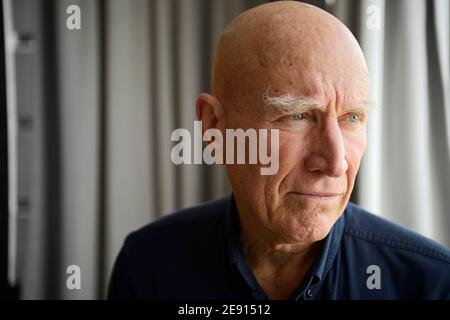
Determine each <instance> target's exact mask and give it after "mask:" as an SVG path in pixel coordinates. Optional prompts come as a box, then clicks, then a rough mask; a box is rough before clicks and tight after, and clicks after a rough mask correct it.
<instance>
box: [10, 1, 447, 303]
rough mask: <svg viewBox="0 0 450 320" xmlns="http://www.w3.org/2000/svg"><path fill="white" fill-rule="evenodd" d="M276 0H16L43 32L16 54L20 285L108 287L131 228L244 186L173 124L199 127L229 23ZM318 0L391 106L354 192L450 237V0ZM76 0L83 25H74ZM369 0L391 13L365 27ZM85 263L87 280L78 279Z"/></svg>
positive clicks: (26, 24)
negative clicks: (190, 147)
mask: <svg viewBox="0 0 450 320" xmlns="http://www.w3.org/2000/svg"><path fill="white" fill-rule="evenodd" d="M4 1H7V0H4ZM264 2H266V1H263V0H261V1H250V0H148V1H147V0H127V1H124V0H103V1H92V0H71V1H69V0H58V1H52V2H49V1H43V0H14V1H13V2H12V3H13V11H14V28H15V31H16V32H17V34H18V35H19V39H21V38H23V37H24V35H27V36H28V39H31V44H32V50H16V63H15V64H16V78H17V95H18V100H17V106H16V108H17V112H18V114H19V123H21V121H22V123H25V124H26V123H29V121H30V120H29V119H32V123H33V125H32V127H31V128H30V127H27V126H26V125H25V126H23V127H20V126H19V133H18V150H19V151H18V152H19V156H18V172H17V175H18V187H17V188H18V197H19V198H20V199H21V201H20V202H19V206H18V215H17V216H18V217H19V218H18V224H17V228H18V233H17V234H18V238H17V250H18V251H17V252H16V253H15V254H13V257H15V258H16V262H17V263H16V264H15V270H17V275H16V277H15V278H16V282H17V283H18V284H19V285H20V288H21V297H24V298H48V297H52V298H66V299H79V298H86V299H91V298H100V297H104V293H105V288H106V285H107V280H108V277H109V274H110V271H111V268H112V264H113V262H114V259H115V257H116V255H117V253H118V250H119V249H120V247H121V245H122V243H123V240H124V238H125V236H126V235H127V234H128V233H129V232H131V231H133V230H135V229H137V228H139V227H140V226H143V225H144V224H147V223H149V222H151V221H153V220H154V219H156V218H158V217H159V216H161V215H162V214H166V213H169V212H171V211H172V210H174V209H176V208H181V207H186V206H190V205H194V204H196V203H199V202H201V201H205V200H209V199H213V198H216V197H219V196H222V195H224V194H227V193H229V192H230V188H229V185H228V182H227V179H226V175H225V172H224V168H223V167H220V166H211V167H210V166H206V165H190V166H175V165H173V164H172V162H171V160H170V151H171V148H172V146H173V143H172V142H171V141H170V134H171V132H172V130H174V129H176V128H180V127H184V128H188V129H192V126H193V121H194V119H195V98H196V96H197V94H198V93H200V92H202V91H209V81H210V67H211V62H212V56H213V50H214V47H215V44H216V42H217V39H218V36H219V35H220V33H221V32H222V30H223V28H224V26H225V25H226V24H227V23H228V22H229V21H230V20H231V19H232V18H233V17H235V16H236V15H237V14H239V13H240V12H242V11H244V10H245V9H247V8H250V7H253V6H255V5H257V4H260V3H264ZM308 2H310V3H314V4H316V5H318V6H321V7H324V8H326V9H327V10H329V11H330V12H332V13H333V14H335V15H336V16H338V17H339V18H341V19H342V20H343V21H344V22H345V23H346V24H347V25H348V26H349V27H350V28H351V29H352V31H353V32H354V33H355V34H356V36H357V38H358V40H359V41H360V43H361V45H362V47H363V50H364V52H365V55H366V57H367V60H368V63H369V69H370V72H371V80H372V85H373V90H372V98H373V99H374V100H375V101H376V103H377V106H376V108H375V110H374V111H373V114H372V115H371V118H370V123H369V128H368V136H369V146H368V150H367V153H366V156H365V158H364V161H363V165H362V168H361V171H360V174H359V177H358V184H357V188H356V190H355V197H354V199H355V200H356V201H357V202H358V203H360V204H361V205H362V206H364V207H366V208H368V209H370V210H372V211H374V212H375V213H377V214H380V215H383V216H385V217H388V218H390V219H392V220H394V221H397V222H400V223H402V224H404V225H407V226H409V227H412V228H413V229H415V230H417V231H419V232H422V233H424V234H426V235H428V236H430V237H432V238H434V239H437V240H438V241H441V242H442V243H446V244H447V245H449V244H450V238H449V237H450V234H449V233H448V231H447V230H449V229H450V216H449V213H448V209H447V208H448V207H449V205H450V203H449V202H450V197H448V190H449V183H450V172H449V168H450V161H449V150H450V147H449V141H450V134H449V124H450V106H449V93H450V87H449V73H450V72H449V64H450V60H449V47H448V46H449V42H450V41H449V40H450V33H449V22H448V21H449V5H448V1H446V0H441V1H437V0H432V1H429V0H427V1H425V0H408V1H406V0H396V1H382V0H378V1H376V0H373V1H369V0H361V1H358V0H347V1H346V0H336V1H308ZM71 4H77V5H79V6H80V8H81V17H82V20H81V21H82V22H81V25H82V29H81V30H68V29H67V28H66V27H65V20H66V18H67V14H66V8H67V6H68V5H71ZM371 5H376V6H378V8H379V9H380V13H381V16H380V19H381V20H380V21H381V24H380V28H379V29H376V28H375V29H370V28H368V27H367V19H368V16H369V14H368V13H367V8H368V7H369V6H371ZM25 38H26V37H25ZM19 49H20V47H19ZM30 79H31V80H32V81H30ZM21 119H22V120H21ZM27 119H28V122H27ZM24 130H25V131H24ZM27 130H28V131H27ZM21 204H22V205H21ZM14 217H16V215H14ZM72 264H75V265H78V266H80V268H81V276H82V283H81V287H82V289H81V290H68V289H67V288H66V279H67V274H66V273H65V271H66V268H67V266H68V265H72Z"/></svg>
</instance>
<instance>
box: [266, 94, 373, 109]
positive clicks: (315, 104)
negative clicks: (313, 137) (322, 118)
mask: <svg viewBox="0 0 450 320" xmlns="http://www.w3.org/2000/svg"><path fill="white" fill-rule="evenodd" d="M263 101H264V105H265V106H266V107H273V108H275V109H276V110H278V111H280V112H283V113H303V112H307V111H309V110H311V109H319V110H322V111H324V110H325V109H326V108H325V106H324V105H322V103H321V102H320V101H319V100H316V99H312V98H297V97H293V96H291V95H289V94H288V95H282V96H269V95H268V94H267V93H265V94H264V95H263ZM374 106H375V102H374V101H368V102H364V103H360V104H355V105H353V106H351V108H350V110H361V111H365V112H368V111H370V110H371V109H372V108H373V107H374Z"/></svg>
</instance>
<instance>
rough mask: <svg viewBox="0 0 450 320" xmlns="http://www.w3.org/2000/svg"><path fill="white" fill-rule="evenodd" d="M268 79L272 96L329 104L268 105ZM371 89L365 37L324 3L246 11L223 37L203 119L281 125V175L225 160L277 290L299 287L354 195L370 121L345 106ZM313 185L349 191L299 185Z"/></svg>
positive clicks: (256, 265) (247, 235) (264, 278)
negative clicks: (352, 116)
mask: <svg viewBox="0 0 450 320" xmlns="http://www.w3.org/2000/svg"><path fill="white" fill-rule="evenodd" d="M268 88H269V90H270V95H272V96H277V95H285V94H289V95H291V96H297V97H309V98H313V99H317V100H319V101H321V103H322V104H323V105H325V106H326V110H325V111H324V112H317V113H316V112H315V113H314V114H313V117H312V118H311V119H314V121H312V120H307V121H304V122H302V123H294V122H293V121H292V120H291V119H290V118H286V117H279V116H278V117H277V116H276V115H275V114H271V113H270V112H266V111H265V108H264V103H263V95H264V93H265V92H266V91H267V90H268ZM368 99H369V80H368V71H367V66H366V62H365V59H364V56H363V54H362V52H361V49H360V47H359V45H358V43H357V41H356V40H355V39H354V37H353V35H352V34H351V32H350V31H349V30H348V29H347V28H346V27H345V26H344V25H343V24H342V23H341V22H339V21H338V20H337V19H336V18H334V17H333V16H332V15H330V14H328V13H326V12H325V11H323V10H321V9H318V8H316V7H313V6H310V5H306V4H302V3H298V2H289V1H283V2H275V3H270V4H266V5H262V6H259V7H256V8H253V9H251V10H249V11H246V12H244V13H242V14H241V15H240V16H238V17H237V18H236V19H235V20H234V21H233V22H232V23H231V24H230V25H229V26H228V27H227V28H226V30H225V31H224V33H223V35H222V37H221V39H220V41H219V44H218V47H217V51H216V55H215V59H214V65H213V77H212V94H211V95H209V94H202V95H200V96H199V98H198V100H197V114H198V116H199V118H200V119H201V120H202V121H203V129H204V130H206V129H208V128H212V127H216V128H219V129H220V130H222V131H223V132H225V128H242V129H244V130H246V129H248V128H255V129H259V128H268V129H271V128H276V129H279V130H280V140H279V142H280V145H279V170H278V172H277V173H276V174H275V175H272V176H262V175H260V166H259V165H227V167H226V169H227V174H228V177H229V180H230V183H231V186H232V189H233V193H234V195H235V199H236V204H237V207H238V210H239V215H240V220H241V228H242V234H241V240H242V243H243V246H244V251H245V253H246V256H247V259H248V260H249V263H250V265H251V267H252V270H253V272H254V273H255V274H256V277H257V279H258V281H259V282H260V283H261V284H262V285H263V288H264V289H265V290H266V291H267V292H270V293H271V296H272V297H284V296H285V295H287V294H288V293H289V292H290V291H291V290H292V288H291V287H290V286H289V285H288V284H287V283H289V282H291V283H292V282H293V283H294V284H295V285H296V284H297V283H296V282H295V281H292V278H293V277H294V279H297V280H298V279H301V278H302V276H303V274H304V273H305V272H306V271H307V269H308V268H309V266H310V265H311V263H312V261H313V259H314V257H315V255H316V254H317V252H318V251H317V250H315V248H316V247H317V246H316V245H317V244H318V243H319V241H320V240H322V239H323V238H324V237H325V236H326V235H327V234H328V232H329V231H330V229H331V227H332V226H333V224H334V223H335V222H336V220H337V219H338V218H339V217H340V216H341V214H342V213H343V211H344V209H345V207H346V205H347V203H348V201H349V198H350V194H351V192H352V190H353V186H354V181H355V177H356V174H357V171H358V169H359V165H360V161H361V158H362V156H363V154H364V151H365V147H366V131H365V121H360V122H358V123H357V124H353V123H351V122H349V121H348V120H347V117H346V112H347V110H348V108H349V106H351V105H352V104H357V103H361V102H364V101H367V100H368ZM308 192H332V193H339V194H340V196H337V197H335V199H333V200H331V201H317V200H315V199H309V198H307V197H304V196H302V195H300V193H308ZM293 270H302V272H299V273H298V274H296V271H295V272H294V271H293ZM274 275H277V276H276V277H275V276H274ZM275 279H278V280H275ZM278 293H280V294H278ZM281 293H284V295H283V294H281Z"/></svg>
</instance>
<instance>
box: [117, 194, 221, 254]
mask: <svg viewBox="0 0 450 320" xmlns="http://www.w3.org/2000/svg"><path fill="white" fill-rule="evenodd" d="M229 201H230V197H229V196H227V197H223V198H220V199H216V200H211V201H208V202H204V203H201V204H199V205H196V206H193V207H189V208H183V209H179V210H176V211H174V212H172V213H169V214H167V215H164V216H162V217H161V218H158V219H157V220H155V221H153V222H151V223H149V224H147V225H145V226H143V227H141V228H140V229H138V230H136V231H134V232H132V233H130V234H129V235H128V236H127V238H126V240H125V243H126V244H133V245H134V246H146V247H147V248H148V246H150V245H151V244H160V245H162V246H167V245H170V243H177V244H180V241H190V240H195V239H199V238H202V236H205V237H206V236H207V235H208V234H210V232H211V230H212V229H213V227H214V225H216V224H217V223H218V222H220V221H221V219H223V217H224V214H225V211H226V210H227V206H228V203H229Z"/></svg>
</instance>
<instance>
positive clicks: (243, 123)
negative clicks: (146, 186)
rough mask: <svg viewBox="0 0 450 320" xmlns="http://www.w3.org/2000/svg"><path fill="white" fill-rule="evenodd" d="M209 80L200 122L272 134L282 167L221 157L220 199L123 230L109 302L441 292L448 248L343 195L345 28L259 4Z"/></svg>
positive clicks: (356, 128) (447, 284)
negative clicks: (224, 180)
mask: <svg viewBox="0 0 450 320" xmlns="http://www.w3.org/2000/svg"><path fill="white" fill-rule="evenodd" d="M212 77H213V79H212V93H211V94H207V93H204V94H201V95H200V96H199V97H198V99H197V104H196V111H197V115H198V118H199V120H201V121H202V125H203V127H202V128H203V130H204V131H206V130H208V129H218V130H220V132H225V130H226V129H243V130H249V129H255V130H260V129H269V130H277V132H278V134H279V141H278V144H277V145H272V148H275V147H276V148H278V151H279V168H278V171H277V172H276V173H275V174H273V175H262V174H261V171H260V169H261V167H262V164H261V163H257V164H226V170H227V174H228V177H229V181H230V184H231V186H232V190H233V192H232V194H231V195H230V196H229V197H226V198H223V199H219V200H216V201H212V202H208V203H205V204H202V205H200V206H197V207H193V208H188V209H184V210H181V211H179V212H176V213H173V214H171V215H168V216H166V217H164V218H162V219H160V220H159V221H156V222H154V223H151V224H150V225H148V226H146V227H144V228H142V229H140V230H138V231H136V232H134V233H132V234H131V235H129V236H128V237H127V239H126V241H125V244H124V246H123V248H122V250H121V252H120V254H119V256H118V258H117V261H116V264H115V267H114V271H113V274H112V277H111V281H110V287H109V294H108V296H109V298H135V299H295V300H311V299H417V298H419V299H441V298H447V299H448V298H450V251H449V250H448V249H447V248H445V247H443V246H441V245H439V244H437V243H435V242H433V241H431V240H429V239H426V238H424V237H422V236H420V235H418V234H415V233H413V232H412V231H409V230H407V229H405V228H403V227H400V226H397V225H395V224H393V223H391V222H388V221H385V220H383V219H381V218H379V217H376V216H375V215H372V214H370V213H368V212H366V211H365V210H363V209H362V208H359V207H358V206H356V205H354V204H352V203H350V202H349V199H350V195H351V192H352V190H353V186H354V182H355V177H356V174H357V172H358V168H359V165H360V162H361V158H362V156H363V154H364V151H365V148H366V120H367V116H368V108H369V106H370V103H369V78H368V70H367V66H366V62H365V59H364V56H363V53H362V51H361V49H360V47H359V45H358V43H357V41H356V40H355V38H354V37H353V35H352V34H351V32H350V31H349V30H348V29H347V28H346V27H345V26H344V25H343V24H342V23H341V22H339V21H338V20H337V19H336V18H334V17H333V16H332V15H330V14H328V13H326V12H325V11H323V10H321V9H318V8H316V7H313V6H310V5H306V4H301V3H298V2H289V1H283V2H275V3H269V4H265V5H262V6H258V7H255V8H253V9H251V10H248V11H246V12H244V13H242V14H241V15H239V16H238V17H237V18H236V19H235V20H234V21H233V22H232V23H231V24H230V25H229V26H228V27H227V28H226V30H225V31H224V33H223V35H222V36H221V38H220V41H219V44H218V48H217V51H216V55H215V59H214V65H213V76H212ZM226 151H229V150H225V152H226Z"/></svg>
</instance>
